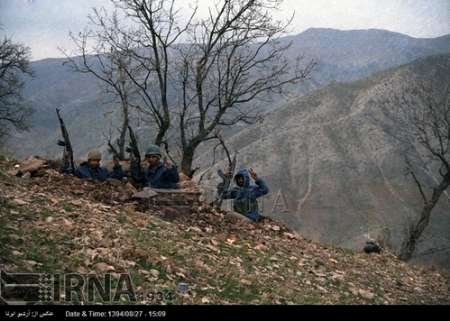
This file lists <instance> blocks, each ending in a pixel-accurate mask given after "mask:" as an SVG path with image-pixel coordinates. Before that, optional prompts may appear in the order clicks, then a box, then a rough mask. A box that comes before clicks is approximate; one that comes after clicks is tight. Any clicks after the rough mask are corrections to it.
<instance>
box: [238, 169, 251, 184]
mask: <svg viewBox="0 0 450 321" xmlns="http://www.w3.org/2000/svg"><path fill="white" fill-rule="evenodd" d="M239 176H242V177H244V186H243V187H249V186H250V176H249V174H248V171H247V169H245V168H244V169H241V170H239V172H237V174H236V175H234V181H235V182H236V184H237V178H238V177H239Z"/></svg>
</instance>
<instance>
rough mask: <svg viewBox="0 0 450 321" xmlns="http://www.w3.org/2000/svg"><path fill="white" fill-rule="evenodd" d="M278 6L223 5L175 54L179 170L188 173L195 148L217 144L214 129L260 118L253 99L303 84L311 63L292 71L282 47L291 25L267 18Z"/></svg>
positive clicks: (258, 0) (228, 0)
mask: <svg viewBox="0 0 450 321" xmlns="http://www.w3.org/2000/svg"><path fill="white" fill-rule="evenodd" d="M281 2H282V1H278V0H275V1H274V0H269V1H265V0H249V1H239V0H223V1H221V2H220V3H218V4H216V5H214V7H212V8H210V10H209V15H208V16H207V17H206V18H205V19H202V20H200V21H199V22H198V23H197V24H195V26H194V27H193V28H192V29H191V30H190V36H191V46H189V47H182V48H180V50H179V57H180V58H179V59H178V61H179V62H180V63H179V68H178V69H179V83H180V87H181V91H180V94H181V95H180V96H181V97H179V104H178V105H177V106H178V110H177V113H178V128H179V132H180V142H181V146H182V150H183V158H182V160H181V169H182V171H183V172H184V173H189V172H190V171H191V167H192V162H193V159H194V156H195V151H196V149H197V147H198V146H199V145H200V144H202V143H204V142H205V141H208V140H212V139H217V135H215V132H216V129H217V128H223V127H229V126H234V125H236V124H238V123H246V124H252V123H255V122H256V121H258V120H259V119H261V114H260V113H259V109H258V103H260V101H259V100H258V98H262V97H263V96H264V95H267V94H268V93H276V94H282V93H283V89H285V87H286V86H287V85H292V84H296V83H298V82H299V81H301V80H303V79H305V78H306V77H307V75H308V74H309V73H310V71H311V69H312V67H313V66H314V63H312V62H311V63H309V64H307V65H306V66H305V67H304V68H300V64H299V58H298V59H297V60H296V65H295V66H292V65H291V64H290V63H289V62H288V60H287V58H286V57H284V53H285V51H286V50H287V49H288V48H289V46H290V43H288V44H281V42H280V41H278V38H279V37H280V36H281V35H283V34H284V32H285V31H286V28H287V27H288V25H289V24H290V21H288V22H285V23H282V22H280V21H276V20H274V19H273V18H272V14H273V11H274V10H276V9H277V8H278V7H279V5H280V4H281Z"/></svg>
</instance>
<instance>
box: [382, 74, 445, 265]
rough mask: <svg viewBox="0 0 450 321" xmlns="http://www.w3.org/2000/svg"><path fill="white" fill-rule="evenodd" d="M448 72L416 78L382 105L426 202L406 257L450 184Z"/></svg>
mask: <svg viewBox="0 0 450 321" xmlns="http://www.w3.org/2000/svg"><path fill="white" fill-rule="evenodd" d="M448 72H449V70H448V67H447V68H441V70H438V71H437V72H436V74H435V75H434V76H435V77H436V78H435V79H434V80H432V81H430V82H426V81H423V80H417V79H412V80H411V81H410V82H408V84H406V85H405V87H404V88H402V91H401V94H395V93H394V94H393V95H391V96H390V97H389V98H386V99H384V100H383V101H382V103H381V105H380V106H381V110H382V111H383V113H384V115H385V116H386V119H387V120H388V121H389V122H390V124H389V125H388V127H387V129H388V132H389V133H390V134H391V136H393V137H395V138H396V139H397V140H398V141H399V142H400V143H401V144H402V145H403V146H404V147H405V148H404V149H405V154H404V157H405V162H406V165H407V167H406V169H407V174H408V175H410V176H411V177H412V180H413V181H414V183H415V184H416V186H417V188H418V191H419V193H420V196H421V198H422V202H423V207H422V209H421V211H420V213H419V215H418V217H416V218H414V219H413V221H412V223H410V226H408V227H407V233H406V234H407V235H406V237H405V239H404V241H403V244H402V245H401V249H400V255H399V257H400V258H401V259H403V260H409V259H411V257H412V256H413V254H414V252H415V249H416V246H417V243H418V241H419V239H420V238H421V236H422V234H423V232H424V231H425V229H426V228H427V226H428V225H429V222H430V218H431V214H432V211H433V209H434V208H435V207H436V205H437V203H438V202H439V200H440V198H441V196H442V195H443V194H444V193H445V191H446V190H447V189H448V187H449V186H450V87H449V86H448V85H447V86H442V83H441V82H440V81H439V79H441V80H442V79H448ZM444 83H445V82H444ZM447 84H448V83H447ZM414 155H416V156H414ZM424 171H426V172H428V174H429V176H431V177H432V178H433V179H432V181H433V182H431V184H430V183H429V182H425V179H424V177H423V175H422V177H421V175H420V172H424Z"/></svg>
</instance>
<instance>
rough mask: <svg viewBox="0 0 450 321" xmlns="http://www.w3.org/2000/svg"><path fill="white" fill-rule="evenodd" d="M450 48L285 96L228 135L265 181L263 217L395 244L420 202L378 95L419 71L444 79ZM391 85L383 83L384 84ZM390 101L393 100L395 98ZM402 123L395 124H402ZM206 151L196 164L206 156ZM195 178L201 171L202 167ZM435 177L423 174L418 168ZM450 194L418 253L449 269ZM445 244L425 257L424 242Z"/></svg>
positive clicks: (316, 235) (334, 236) (324, 233)
mask: <svg viewBox="0 0 450 321" xmlns="http://www.w3.org/2000/svg"><path fill="white" fill-rule="evenodd" d="M449 77H450V56H449V55H444V56H436V57H431V58H427V59H423V60H419V61H416V62H414V63H412V64H409V65H405V66H402V67H400V68H396V69H392V70H389V71H386V72H383V73H381V74H378V75H376V76H373V77H370V78H367V79H365V80H362V81H357V82H352V83H347V84H333V85H330V86H328V87H326V88H324V89H322V90H318V91H315V92H313V93H312V94H309V95H307V96H305V97H303V98H300V99H295V100H292V101H290V102H289V103H288V104H287V105H285V106H284V107H282V108H280V109H279V110H277V111H275V112H273V113H271V114H269V115H267V117H266V119H265V121H264V123H262V124H258V125H256V126H251V127H249V128H247V129H246V130H244V131H242V132H240V133H238V134H236V135H235V136H233V137H232V138H231V139H230V140H229V141H228V143H229V147H230V149H231V150H236V151H238V152H239V159H238V164H239V166H244V167H249V166H251V167H253V168H255V169H256V171H257V172H258V173H259V174H260V176H262V177H264V178H266V179H267V182H268V185H269V187H270V188H271V193H270V194H269V196H268V197H267V199H266V200H265V201H264V202H263V204H262V205H263V207H264V212H265V214H266V215H270V216H271V217H274V218H277V219H279V220H281V221H283V222H284V223H286V224H287V225H288V226H290V227H291V228H293V229H295V230H297V231H298V232H300V233H302V234H303V235H305V236H306V237H308V238H311V239H313V240H315V241H318V242H324V243H327V244H335V245H340V246H344V247H347V248H361V246H362V244H363V243H364V242H365V241H366V240H367V238H376V239H379V240H382V241H383V242H385V243H386V244H387V245H390V246H391V247H392V248H393V249H397V248H398V246H399V245H400V243H401V241H402V238H403V237H404V235H405V227H406V226H407V224H408V222H411V221H412V220H414V219H415V217H416V215H417V213H418V211H419V210H420V208H421V206H422V204H421V202H420V194H419V192H418V189H417V186H416V185H415V183H414V182H413V180H412V179H411V178H410V177H407V176H405V171H404V169H405V163H404V158H403V154H402V146H401V145H399V144H398V142H397V141H395V140H394V139H393V138H392V136H390V135H388V134H387V132H386V127H385V124H384V123H383V119H381V120H379V121H377V122H374V119H376V118H377V117H378V116H377V117H375V116H374V115H379V114H380V113H379V109H378V108H379V106H378V105H377V103H376V102H377V101H380V99H381V100H383V99H386V98H389V97H390V95H392V94H393V93H396V92H397V93H399V94H400V93H401V92H402V89H401V88H403V87H402V86H405V85H413V84H414V82H415V81H416V79H419V78H420V79H422V80H423V79H426V80H429V81H432V82H434V83H435V85H437V86H441V84H449V83H450V78H449ZM385 84H387V85H385ZM392 108H396V107H395V106H392ZM398 130H400V129H398ZM210 163H211V153H205V154H204V156H202V157H201V158H199V160H198V164H210ZM224 166H225V163H224V162H223V161H222V162H219V163H218V164H216V166H214V167H212V168H211V169H210V170H209V171H208V172H206V173H202V174H204V176H203V183H204V186H205V188H206V189H208V188H214V186H215V185H216V184H217V179H218V178H217V175H216V170H217V168H219V167H224ZM199 176H200V175H199ZM420 177H421V178H422V179H423V180H424V181H426V182H427V183H428V184H434V181H433V180H434V178H433V177H431V176H430V175H429V173H424V172H422V173H420ZM449 209H450V197H449V194H448V193H447V194H445V195H444V197H442V199H441V201H440V202H439V203H438V206H437V207H436V208H435V210H434V213H433V216H432V220H431V223H430V226H429V227H428V228H427V230H426V233H425V234H426V235H424V237H423V241H422V242H421V244H420V248H419V249H418V256H417V260H419V261H421V262H427V263H428V264H438V265H441V266H445V267H447V268H450V252H449V251H448V248H449V246H450V239H449V234H448V231H449V229H450V210H449ZM445 248H446V249H447V250H446V251H440V252H438V253H436V254H435V255H429V252H428V251H429V250H430V249H445Z"/></svg>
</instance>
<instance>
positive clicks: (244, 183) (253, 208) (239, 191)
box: [223, 168, 269, 222]
mask: <svg viewBox="0 0 450 321" xmlns="http://www.w3.org/2000/svg"><path fill="white" fill-rule="evenodd" d="M249 173H250V176H251V178H253V180H254V181H255V184H256V185H254V184H250V177H249ZM226 175H227V176H231V173H230V172H228V173H226ZM234 180H235V182H236V185H237V186H235V187H234V188H233V189H231V190H228V191H224V192H223V198H224V199H233V200H234V201H233V209H234V211H236V212H238V213H240V214H242V215H244V216H246V217H248V218H249V219H251V220H252V221H254V222H259V220H260V218H261V216H260V214H259V211H258V202H257V200H256V199H257V198H259V197H261V196H264V195H266V194H267V193H269V188H268V187H267V184H266V183H265V182H264V180H263V179H262V178H259V177H258V175H257V174H256V173H255V171H254V170H253V169H252V168H250V170H249V171H247V170H246V169H242V170H240V171H239V172H238V173H237V174H236V175H235V176H234Z"/></svg>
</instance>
